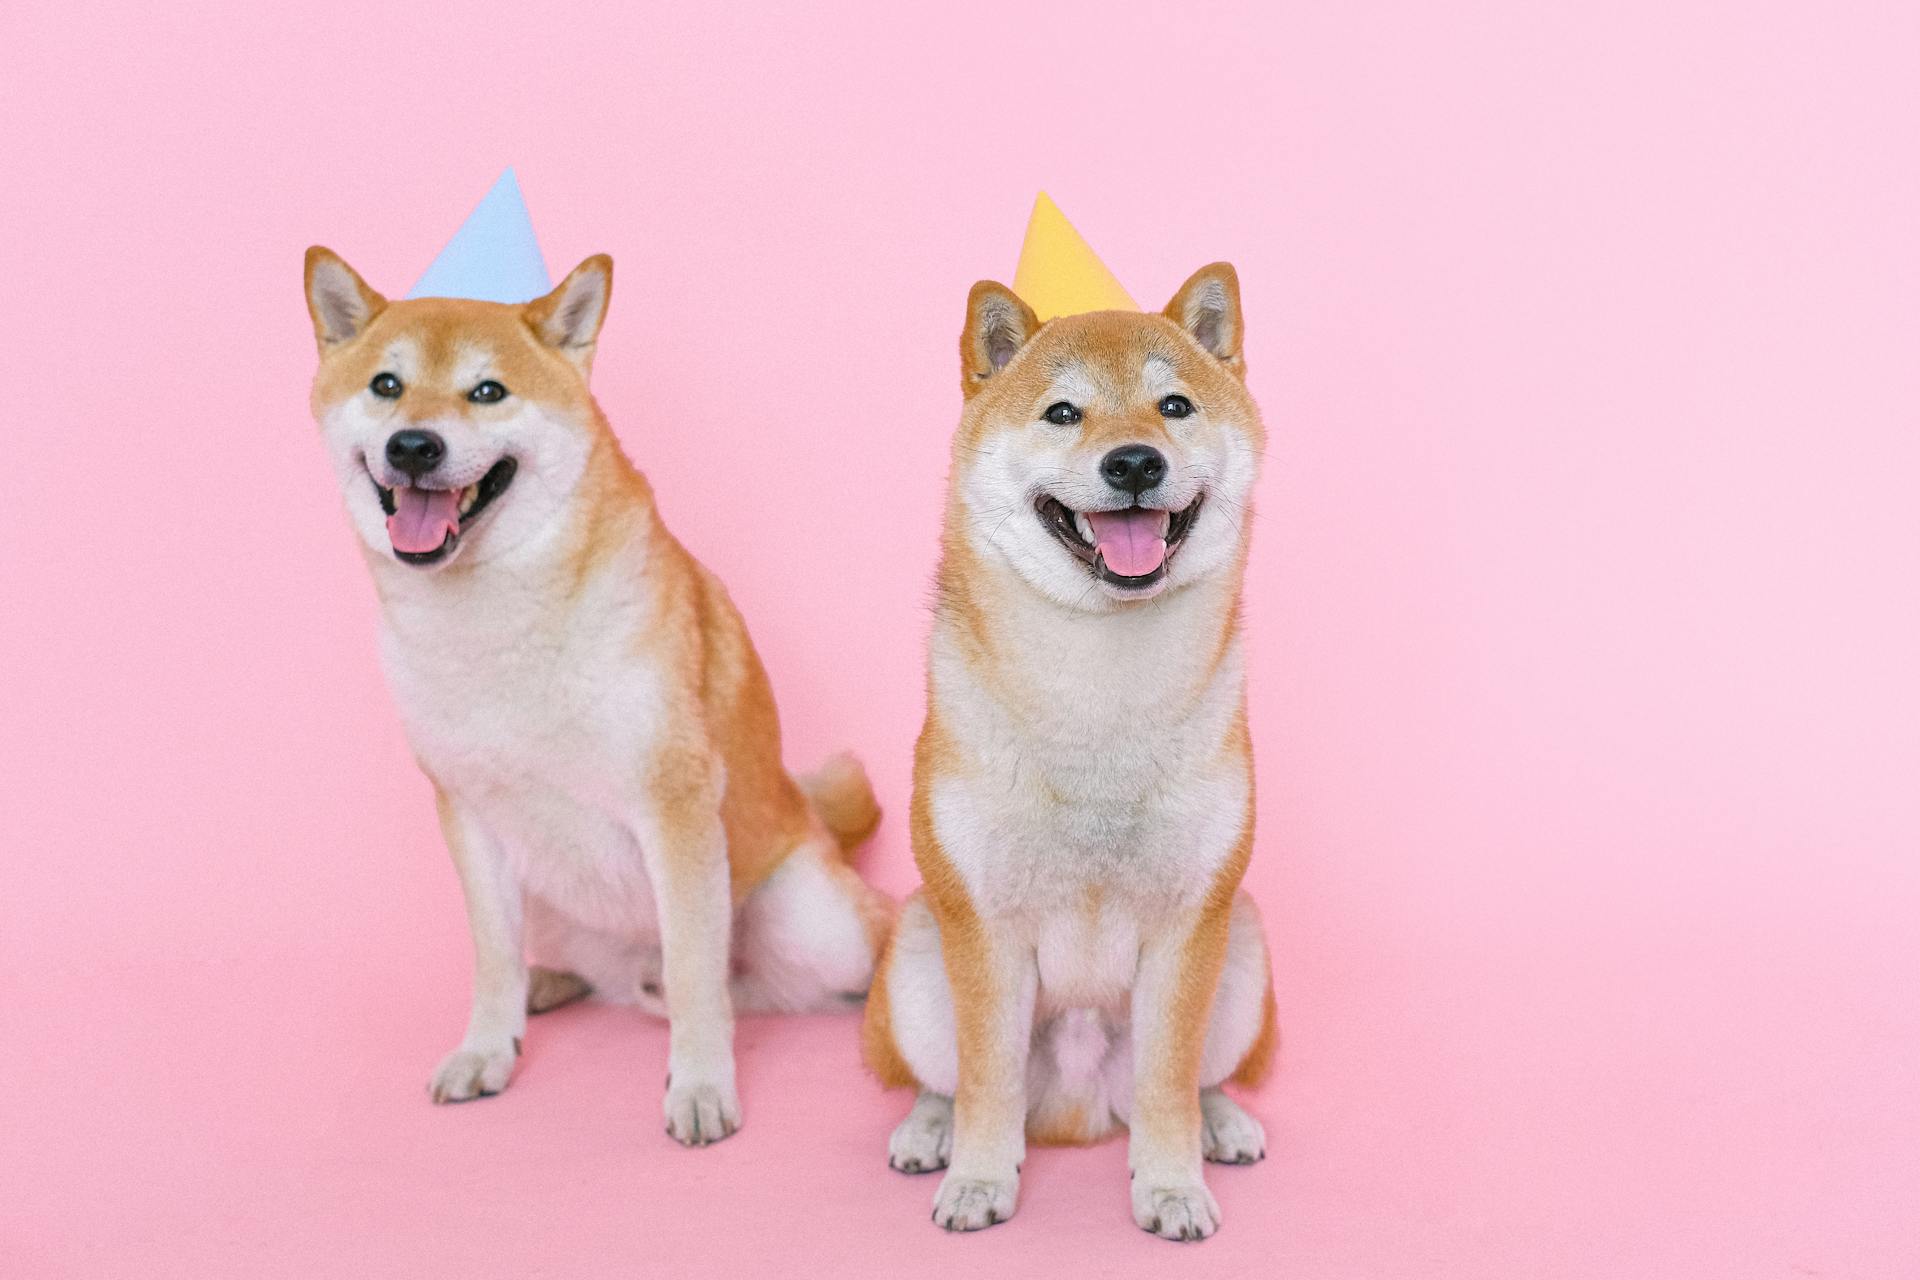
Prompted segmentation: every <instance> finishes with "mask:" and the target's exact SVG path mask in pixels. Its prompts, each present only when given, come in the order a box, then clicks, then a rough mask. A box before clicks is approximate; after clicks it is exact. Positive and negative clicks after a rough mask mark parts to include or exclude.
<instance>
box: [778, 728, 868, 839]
mask: <svg viewBox="0 0 1920 1280" xmlns="http://www.w3.org/2000/svg"><path fill="white" fill-rule="evenodd" d="M794 781H795V782H797V783H799V784H800V790H801V791H802V792H803V793H805V795H806V797H807V800H808V802H809V803H811V804H812V805H813V811H814V812H815V813H817V814H819V815H820V820H821V821H822V822H824V823H826V824H827V830H828V831H831V832H832V833H833V838H834V839H835V840H837V841H839V843H840V851H841V852H842V853H843V854H850V853H852V852H853V851H854V849H855V848H857V847H858V846H859V844H860V842H861V841H863V840H865V839H866V838H867V837H868V836H870V835H872V834H873V829H874V828H875V827H877V826H879V825H880V802H879V801H878V800H876V799H874V797H873V784H872V783H871V782H868V781H867V771H866V770H865V769H864V768H862V767H861V766H860V762H859V761H858V760H856V759H854V758H853V756H852V755H850V754H849V753H847V752H844V751H843V752H841V753H840V754H838V755H836V756H832V757H830V758H828V760H827V761H826V763H824V764H822V765H821V766H820V767H819V768H818V769H815V770H814V771H813V772H812V773H809V774H805V775H803V776H801V777H799V778H795V779H794Z"/></svg>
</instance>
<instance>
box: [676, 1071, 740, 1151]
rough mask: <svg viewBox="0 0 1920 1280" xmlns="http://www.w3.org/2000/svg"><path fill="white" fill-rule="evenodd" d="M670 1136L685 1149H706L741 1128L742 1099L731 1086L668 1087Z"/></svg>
mask: <svg viewBox="0 0 1920 1280" xmlns="http://www.w3.org/2000/svg"><path fill="white" fill-rule="evenodd" d="M664 1110H665V1111H666V1113H667V1136H668V1137H670V1138H672V1139H673V1140H674V1141H675V1142H678V1143H680V1144H681V1145H682V1146H688V1147H704V1146H707V1145H709V1144H711V1143H715V1142H718V1141H720V1140H721V1139H722V1138H730V1137H732V1136H733V1135H734V1133H735V1132H737V1131H738V1130H739V1128H740V1099H739V1096H738V1095H737V1094H735V1093H734V1090H733V1086H732V1085H730V1084H725V1085H721V1084H701V1083H697V1082H692V1081H690V1082H688V1083H686V1084H680V1083H678V1082H675V1083H673V1084H670V1085H668V1086H667V1100H666V1103H665V1106H664Z"/></svg>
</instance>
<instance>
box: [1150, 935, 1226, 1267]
mask: <svg viewBox="0 0 1920 1280" xmlns="http://www.w3.org/2000/svg"><path fill="white" fill-rule="evenodd" d="M1230 906H1231V903H1222V904H1220V905H1218V906H1215V905H1213V904H1211V903H1209V904H1208V905H1207V906H1205V907H1203V908H1201V910H1200V911H1199V912H1198V913H1197V914H1188V915H1187V916H1186V917H1185V918H1184V919H1183V920H1182V921H1180V922H1178V923H1177V924H1175V925H1173V926H1172V927H1169V928H1167V929H1166V930H1164V931H1162V932H1161V933H1160V934H1158V935H1157V936H1155V937H1152V938H1150V939H1148V941H1147V943H1146V945H1145V947H1144V948H1143V949H1142V952H1141V957H1140V969H1139V972H1138V973H1137V975H1136V976H1135V978H1134V986H1133V1002H1132V1006H1133V1007H1132V1016H1133V1064H1134V1087H1133V1100H1132V1107H1131V1112H1132V1114H1131V1116H1130V1117H1129V1122H1130V1134H1129V1137H1128V1141H1127V1166H1128V1168H1129V1169H1130V1170H1131V1171H1132V1174H1133V1186H1132V1199H1133V1220H1134V1221H1135V1222H1137V1223H1139V1224H1140V1226H1141V1227H1143V1228H1145V1229H1146V1230H1148V1231H1151V1232H1153V1233H1154V1234H1155V1235H1159V1236H1164V1237H1165V1238H1166V1239H1169V1240H1204V1239H1206V1238H1207V1237H1208V1236H1210V1235H1212V1234H1213V1233H1214V1231H1216V1230H1217V1229H1218V1228H1219V1226H1220V1206H1219V1205H1218V1204H1217V1203H1215V1201H1214V1198H1213V1193H1212V1192H1210V1191H1208V1190H1207V1186H1206V1182H1205V1180H1204V1178H1203V1177H1202V1174H1201V1164H1200V1161H1201V1129H1200V1125H1201V1119H1200V1060H1201V1053H1202V1049H1203V1046H1204V1043H1205V1039H1206V1034H1207V1024H1208V1017H1209V1014H1210V1012H1211V1008H1212V1003H1213V994H1214V988H1215V987H1216V985H1217V984H1218V982H1219V979H1220V969H1221V965H1222V963H1223V962H1224V960H1225V958H1226V952H1227V930H1228V920H1229V907H1230Z"/></svg>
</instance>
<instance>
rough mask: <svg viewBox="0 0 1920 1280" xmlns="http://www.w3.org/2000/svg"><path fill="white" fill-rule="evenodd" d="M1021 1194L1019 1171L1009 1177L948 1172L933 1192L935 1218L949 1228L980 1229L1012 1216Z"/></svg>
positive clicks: (961, 1229)
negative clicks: (989, 1176) (966, 1176)
mask: <svg viewBox="0 0 1920 1280" xmlns="http://www.w3.org/2000/svg"><path fill="white" fill-rule="evenodd" d="M1019 1194H1020V1178H1019V1175H1018V1174H1015V1175H1014V1176H1012V1177H1008V1178H963V1177H960V1176H958V1175H957V1174H953V1173H948V1174H947V1176H946V1177H944V1178H942V1179H940V1189H939V1190H938V1191H936V1192H934V1193H933V1220H934V1221H935V1222H937V1223H939V1224H940V1225H941V1226H943V1227H945V1228H946V1229H947V1230H949V1231H979V1230H980V1229H982V1228H983V1227H990V1226H992V1225H993V1224H994V1223H996V1222H1005V1221H1006V1220H1007V1219H1008V1218H1011V1217H1012V1216H1013V1204H1014V1201H1015V1200H1016V1199H1017V1198H1018V1197H1019Z"/></svg>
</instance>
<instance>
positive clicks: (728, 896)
mask: <svg viewBox="0 0 1920 1280" xmlns="http://www.w3.org/2000/svg"><path fill="white" fill-rule="evenodd" d="M720 792H721V786H720V780H719V779H718V778H717V777H716V776H715V767H714V765H713V762H712V758H711V757H710V756H709V755H708V754H707V753H705V752H704V751H702V752H694V751H688V750H684V749H683V750H679V751H676V752H674V753H673V754H672V756H671V758H668V759H664V760H661V761H658V762H656V763H655V766H654V767H653V769H652V770H650V772H649V778H648V786H647V789H646V795H645V798H644V802H643V803H642V805H641V808H640V812H639V813H638V814H637V815H636V818H635V821H634V828H635V831H634V834H635V835H636V836H637V837H638V839H639V842H640V849H641V857H642V858H643V859H644V861H645V863H646V869H647V877H648V879H649V880H650V881H652V884H653V894H654V900H655V901H656V902H657V903H658V905H659V913H660V958H661V965H662V972H661V985H662V987H663V989H664V993H665V996H666V1002H667V1019H668V1031H667V1037H668V1038H667V1044H668V1048H667V1096H666V1102H665V1111H666V1121H667V1133H668V1134H669V1135H670V1136H671V1137H672V1138H673V1139H674V1141H676V1142H680V1143H684V1144H686V1145H687V1146H705V1145H706V1144H708V1143H711V1142H718V1141H720V1140H721V1139H722V1138H725V1137H728V1136H729V1135H731V1134H732V1133H733V1132H734V1131H735V1130H736V1129H738V1128H739V1127H740V1099H739V1095H738V1094H737V1093H736V1092H735V1088H734V1073H733V1002H732V998H731V996H730V995H729V993H728V990H727V974H728V968H729V962H730V961H729V951H730V948H731V944H732V933H733V899H732V888H731V886H730V884H729V881H728V871H727V838H726V831H725V829H724V828H723V827H722V825H721V821H720Z"/></svg>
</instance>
